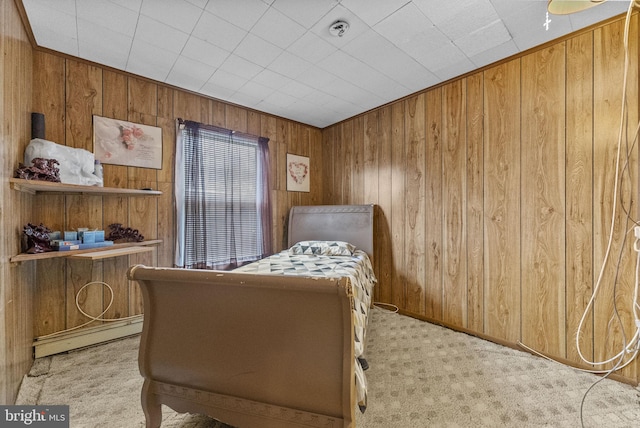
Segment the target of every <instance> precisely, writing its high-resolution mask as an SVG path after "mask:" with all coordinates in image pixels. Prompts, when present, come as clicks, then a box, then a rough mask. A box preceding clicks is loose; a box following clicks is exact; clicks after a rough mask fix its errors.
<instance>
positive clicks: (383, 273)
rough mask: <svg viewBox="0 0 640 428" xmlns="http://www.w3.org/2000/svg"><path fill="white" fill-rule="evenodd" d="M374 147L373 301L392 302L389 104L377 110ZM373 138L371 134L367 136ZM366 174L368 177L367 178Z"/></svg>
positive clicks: (392, 258) (390, 128)
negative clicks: (374, 286) (375, 281)
mask: <svg viewBox="0 0 640 428" xmlns="http://www.w3.org/2000/svg"><path fill="white" fill-rule="evenodd" d="M377 116H378V129H377V132H378V134H377V137H376V140H377V148H378V165H377V166H378V174H377V175H378V202H377V203H378V210H377V211H378V213H377V217H376V238H377V245H376V246H374V258H375V262H376V265H377V267H378V271H377V272H376V277H377V279H378V284H377V285H376V288H375V297H376V300H378V301H381V302H393V301H394V298H393V296H392V291H393V288H392V277H393V270H394V254H393V252H392V239H391V214H392V200H393V197H392V172H391V171H392V169H391V168H392V166H391V162H392V147H391V141H392V126H391V117H392V115H391V107H389V106H387V107H383V108H382V109H380V110H379V111H378V114H377ZM370 138H373V137H370ZM368 177H369V175H368V176H367V180H368Z"/></svg>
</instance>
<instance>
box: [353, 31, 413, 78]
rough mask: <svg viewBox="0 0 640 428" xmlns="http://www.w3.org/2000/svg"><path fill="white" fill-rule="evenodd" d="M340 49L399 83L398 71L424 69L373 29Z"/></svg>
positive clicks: (411, 71) (409, 71)
mask: <svg viewBox="0 0 640 428" xmlns="http://www.w3.org/2000/svg"><path fill="white" fill-rule="evenodd" d="M342 50H343V51H344V52H346V53H348V54H349V55H351V56H353V57H354V58H357V59H359V60H360V61H362V62H363V63H365V64H367V65H369V66H370V67H373V68H374V69H376V70H377V71H378V72H380V73H382V74H384V75H386V76H388V77H390V78H392V79H394V80H396V81H397V82H399V83H402V82H403V80H399V79H398V78H397V75H398V73H403V72H406V73H417V74H419V73H421V72H422V71H423V70H424V67H422V66H421V65H420V64H418V62H417V61H416V60H415V59H413V58H412V57H410V56H409V55H408V54H407V53H406V52H404V51H402V50H399V49H398V48H397V47H396V46H394V45H393V44H392V43H391V42H390V41H389V40H387V39H385V38H384V37H382V36H381V35H380V34H378V33H377V32H375V31H373V30H371V31H367V32H365V33H363V34H362V35H360V36H359V37H357V38H356V39H355V40H353V41H351V42H350V43H349V44H347V45H346V46H345V47H344V48H342Z"/></svg>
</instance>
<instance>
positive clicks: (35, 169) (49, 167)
mask: <svg viewBox="0 0 640 428" xmlns="http://www.w3.org/2000/svg"><path fill="white" fill-rule="evenodd" d="M31 163H32V164H33V165H32V166H25V165H24V164H22V163H21V164H19V167H18V169H16V173H15V178H23V179H25V180H39V181H52V182H55V183H59V182H60V170H59V169H58V168H56V165H60V163H59V162H58V161H57V160H55V159H44V158H35V159H33V160H31Z"/></svg>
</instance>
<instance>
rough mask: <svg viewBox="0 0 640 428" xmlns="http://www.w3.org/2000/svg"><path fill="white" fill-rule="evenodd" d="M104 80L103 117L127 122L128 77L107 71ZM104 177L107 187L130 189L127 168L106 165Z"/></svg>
mask: <svg viewBox="0 0 640 428" xmlns="http://www.w3.org/2000/svg"><path fill="white" fill-rule="evenodd" d="M102 78H103V82H102V88H103V97H102V111H103V113H102V115H103V116H104V117H109V118H111V119H120V120H127V119H128V111H127V102H128V101H127V81H128V79H127V77H126V76H124V75H123V74H120V73H115V72H112V71H105V72H104V73H103V76H102ZM102 175H103V181H104V186H105V187H116V188H123V189H126V188H128V187H129V181H128V176H127V167H126V166H122V165H110V164H105V165H104V166H103V174H102ZM107 209H108V208H107Z"/></svg>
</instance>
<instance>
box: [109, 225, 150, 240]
mask: <svg viewBox="0 0 640 428" xmlns="http://www.w3.org/2000/svg"><path fill="white" fill-rule="evenodd" d="M109 228H110V229H111V233H109V236H108V237H107V240H109V241H114V242H142V241H144V236H142V235H141V234H140V232H138V229H132V228H130V227H122V224H120V223H113V224H110V225H109Z"/></svg>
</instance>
